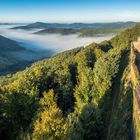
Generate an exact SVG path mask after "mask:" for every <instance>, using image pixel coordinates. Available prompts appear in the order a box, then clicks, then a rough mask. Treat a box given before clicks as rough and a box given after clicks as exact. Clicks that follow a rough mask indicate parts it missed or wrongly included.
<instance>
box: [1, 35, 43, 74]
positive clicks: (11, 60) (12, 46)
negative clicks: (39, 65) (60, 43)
mask: <svg viewBox="0 0 140 140" xmlns="http://www.w3.org/2000/svg"><path fill="white" fill-rule="evenodd" d="M42 57H43V56H42V55H41V54H39V53H38V52H35V51H32V50H29V49H25V48H24V47H22V46H20V45H19V44H18V43H17V42H16V41H13V40H11V39H8V38H6V37H3V36H0V75H3V74H7V73H11V72H15V71H18V70H22V69H24V68H25V67H26V66H29V65H30V64H31V63H33V62H34V61H35V60H39V59H41V58H42Z"/></svg>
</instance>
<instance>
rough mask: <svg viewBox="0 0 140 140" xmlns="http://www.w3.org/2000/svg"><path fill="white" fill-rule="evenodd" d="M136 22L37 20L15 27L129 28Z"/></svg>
mask: <svg viewBox="0 0 140 140" xmlns="http://www.w3.org/2000/svg"><path fill="white" fill-rule="evenodd" d="M135 24H136V22H132V21H129V22H112V23H70V24H66V23H43V22H35V23H32V24H28V25H25V26H17V27H14V28H13V29H36V28H42V29H44V28H73V29H83V28H127V27H132V26H134V25H135Z"/></svg>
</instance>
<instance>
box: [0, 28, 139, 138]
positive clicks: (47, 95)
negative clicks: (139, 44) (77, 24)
mask: <svg viewBox="0 0 140 140" xmlns="http://www.w3.org/2000/svg"><path fill="white" fill-rule="evenodd" d="M138 36H140V25H136V26H135V27H134V28H132V29H128V30H126V31H124V32H122V33H121V34H120V35H118V36H116V37H114V38H113V39H111V40H110V41H104V42H102V43H100V44H95V43H92V44H90V45H89V46H87V47H85V48H82V47H81V48H76V49H73V50H69V51H66V52H63V53H60V54H58V55H56V56H54V57H52V58H50V59H47V60H43V61H39V62H37V63H34V64H33V65H32V66H31V67H30V68H27V69H26V70H24V71H21V72H18V73H16V74H14V75H11V76H5V77H1V79H0V85H1V86H0V97H1V98H0V106H1V108H0V120H1V121H0V126H1V127H0V136H1V138H4V139H7V140H9V139H13V140H14V139H22V140H23V139H26V140H30V139H33V140H48V139H51V140H78V139H79V140H93V139H96V140H132V137H133V133H132V129H133V128H132V113H133V108H132V104H133V98H132V88H131V82H130V67H129V56H130V46H131V42H132V41H133V40H136V39H137V37H138Z"/></svg>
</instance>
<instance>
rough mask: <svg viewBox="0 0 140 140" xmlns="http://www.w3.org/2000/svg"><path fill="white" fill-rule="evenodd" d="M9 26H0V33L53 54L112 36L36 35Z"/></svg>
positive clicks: (30, 47)
mask: <svg viewBox="0 0 140 140" xmlns="http://www.w3.org/2000/svg"><path fill="white" fill-rule="evenodd" d="M9 28H11V26H0V34H1V35H3V36H5V37H8V38H10V39H13V40H15V41H17V42H19V43H20V44H21V45H22V46H23V47H26V48H28V49H32V50H36V51H38V50H51V51H53V52H54V53H55V54H56V53H58V52H62V51H65V50H69V49H73V48H76V47H81V46H86V45H88V44H90V43H92V42H96V43H99V42H101V41H104V40H109V39H111V38H112V37H113V36H112V35H107V36H102V37H84V38H80V37H78V35H77V34H73V35H65V36H64V35H59V34H46V35H36V34H33V32H35V31H36V30H30V31H24V30H11V29H9Z"/></svg>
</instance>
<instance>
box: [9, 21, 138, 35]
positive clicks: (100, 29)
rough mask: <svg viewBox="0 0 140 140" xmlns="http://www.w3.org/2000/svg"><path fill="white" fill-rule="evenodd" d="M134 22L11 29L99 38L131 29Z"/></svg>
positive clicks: (34, 25) (40, 25) (37, 24)
mask: <svg viewBox="0 0 140 140" xmlns="http://www.w3.org/2000/svg"><path fill="white" fill-rule="evenodd" d="M135 24H136V22H114V23H72V24H61V23H42V22H36V23H33V24H28V25H26V26H18V27H14V28H12V29H24V30H31V29H42V30H40V31H38V32H36V33H35V34H48V33H51V34H52V33H57V34H61V35H69V34H75V33H79V37H87V36H99V35H104V34H116V33H118V32H121V31H123V30H125V29H127V28H131V27H133V26H134V25H135Z"/></svg>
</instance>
